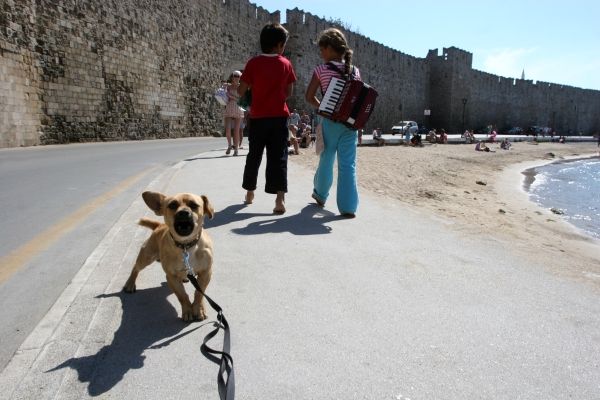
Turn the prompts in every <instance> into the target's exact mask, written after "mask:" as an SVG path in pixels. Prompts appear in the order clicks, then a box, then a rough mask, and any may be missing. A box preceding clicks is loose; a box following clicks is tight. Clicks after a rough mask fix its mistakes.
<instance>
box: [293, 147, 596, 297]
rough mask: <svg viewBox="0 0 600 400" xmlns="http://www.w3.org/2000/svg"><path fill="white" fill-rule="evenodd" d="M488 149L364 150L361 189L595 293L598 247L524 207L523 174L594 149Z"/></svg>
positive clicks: (308, 161) (556, 219) (298, 160)
mask: <svg viewBox="0 0 600 400" xmlns="http://www.w3.org/2000/svg"><path fill="white" fill-rule="evenodd" d="M490 147H491V149H492V150H494V151H495V152H490V153H485V152H477V151H474V145H437V144H433V145H426V146H425V147H423V148H413V147H405V146H384V147H371V146H363V147H360V148H359V149H358V181H359V187H360V190H361V192H364V191H369V192H372V193H374V194H376V195H377V196H383V197H385V198H389V199H391V200H393V201H399V202H402V203H404V204H406V205H407V206H410V207H411V208H412V209H414V210H417V211H418V212H423V213H429V214H432V215H434V216H436V217H439V218H442V219H443V220H444V221H445V222H447V223H448V224H450V225H451V226H453V228H455V229H456V230H459V231H461V232H463V233H464V234H465V235H466V240H468V238H469V237H470V235H476V236H480V235H487V236H489V237H492V238H494V239H495V240H497V241H499V242H502V243H504V244H506V245H507V246H506V247H507V248H510V249H511V251H513V252H515V253H516V254H518V255H519V256H522V257H525V258H527V259H528V261H530V262H532V263H534V264H539V265H540V266H541V267H542V268H544V269H546V270H547V271H548V272H550V273H553V274H557V275H561V276H565V277H569V278H570V279H576V280H580V281H582V282H585V283H587V284H590V285H592V286H594V287H595V288H596V289H599V290H600V241H599V240H596V239H593V238H591V237H589V236H587V235H585V234H584V233H583V232H581V231H579V230H577V229H576V228H575V227H573V226H572V225H570V224H568V223H567V222H566V221H564V220H563V219H562V217H561V216H560V215H556V214H554V213H552V212H551V211H550V210H546V209H543V208H541V207H539V206H538V205H536V204H535V203H533V202H531V201H529V199H528V196H527V193H526V192H525V191H524V190H523V182H524V178H525V175H524V174H523V171H524V170H526V169H527V168H531V167H534V166H538V165H542V164H546V163H549V162H554V161H557V160H564V159H569V158H579V157H589V156H597V155H598V149H597V147H596V143H573V144H559V143H540V144H537V145H534V144H530V143H526V142H519V143H514V144H513V147H512V149H511V150H508V151H505V150H501V149H500V148H499V145H491V146H490ZM290 160H291V162H292V163H295V164H298V165H301V166H302V167H304V168H307V169H309V170H312V171H314V169H315V168H316V165H317V162H318V157H317V156H316V155H315V152H314V148H311V149H302V154H300V155H290ZM334 185H335V183H334ZM334 190H335V187H334ZM307 196H308V194H307ZM328 207H330V208H331V207H333V208H334V209H335V205H328ZM358 216H359V217H360V209H359V215H358ZM407 234H408V235H409V237H410V232H407ZM412 239H414V240H427V238H412ZM401 240H407V238H399V243H400V242H401ZM457 246H460V243H457Z"/></svg>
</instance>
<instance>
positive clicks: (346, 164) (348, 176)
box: [313, 118, 358, 214]
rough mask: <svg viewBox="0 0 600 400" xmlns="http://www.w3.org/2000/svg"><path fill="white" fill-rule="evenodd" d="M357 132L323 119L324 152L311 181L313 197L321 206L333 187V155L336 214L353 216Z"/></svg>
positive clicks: (354, 207)
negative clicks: (320, 202)
mask: <svg viewBox="0 0 600 400" xmlns="http://www.w3.org/2000/svg"><path fill="white" fill-rule="evenodd" d="M357 140H358V132H357V131H355V130H352V129H350V128H348V127H346V126H345V125H343V124H340V123H337V122H333V121H331V120H329V119H327V118H323V143H324V149H323V152H322V153H321V156H320V158H319V166H318V167H317V171H316V172H315V177H314V180H313V185H314V188H313V194H314V195H315V196H316V197H317V198H318V199H319V200H321V201H322V202H323V203H324V202H325V201H326V200H327V197H328V196H329V190H330V189H331V185H332V184H333V164H334V162H335V157H336V154H337V159H338V160H337V162H338V178H337V206H338V210H339V211H340V213H342V214H343V213H353V214H354V213H356V209H357V208H358V188H357V186H356V144H357Z"/></svg>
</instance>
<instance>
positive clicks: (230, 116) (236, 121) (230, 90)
mask: <svg viewBox="0 0 600 400" xmlns="http://www.w3.org/2000/svg"><path fill="white" fill-rule="evenodd" d="M241 76H242V73H241V72H240V71H233V72H232V73H231V75H230V76H229V79H228V83H226V89H227V98H228V100H227V105H226V106H225V112H224V121H225V136H226V137H227V151H226V152H225V154H230V153H231V150H233V155H234V156H237V155H238V146H239V145H240V144H241V142H242V130H241V126H242V121H243V119H244V109H242V108H241V107H240V106H239V105H238V100H239V99H240V95H239V94H238V87H239V86H240V77H241ZM232 128H233V138H232V135H231V130H232ZM232 139H233V140H232Z"/></svg>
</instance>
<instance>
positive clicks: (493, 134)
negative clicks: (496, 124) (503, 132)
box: [489, 129, 498, 143]
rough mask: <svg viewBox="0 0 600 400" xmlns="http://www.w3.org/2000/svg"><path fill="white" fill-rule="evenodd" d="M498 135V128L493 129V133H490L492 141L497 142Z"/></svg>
mask: <svg viewBox="0 0 600 400" xmlns="http://www.w3.org/2000/svg"><path fill="white" fill-rule="evenodd" d="M497 135H498V134H497V133H496V130H495V129H494V130H492V133H490V138H489V140H490V143H496V136H497Z"/></svg>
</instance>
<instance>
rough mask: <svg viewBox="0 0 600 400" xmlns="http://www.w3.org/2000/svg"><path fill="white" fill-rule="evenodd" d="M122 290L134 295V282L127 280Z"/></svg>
mask: <svg viewBox="0 0 600 400" xmlns="http://www.w3.org/2000/svg"><path fill="white" fill-rule="evenodd" d="M123 290H124V291H125V292H127V293H135V281H133V282H131V281H130V280H128V281H127V282H126V283H125V286H123Z"/></svg>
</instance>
